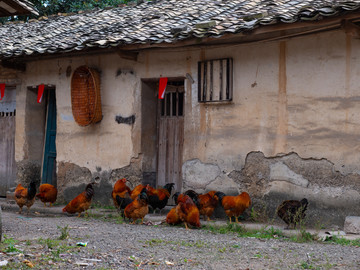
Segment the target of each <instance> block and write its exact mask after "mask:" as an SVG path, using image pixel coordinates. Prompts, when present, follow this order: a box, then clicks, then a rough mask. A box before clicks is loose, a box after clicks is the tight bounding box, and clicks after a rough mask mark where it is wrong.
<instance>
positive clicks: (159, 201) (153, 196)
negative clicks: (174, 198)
mask: <svg viewBox="0 0 360 270" xmlns="http://www.w3.org/2000/svg"><path fill="white" fill-rule="evenodd" d="M174 185H175V184H174V183H168V184H166V185H165V186H164V187H163V188H159V189H155V188H153V187H151V186H149V185H147V187H146V189H147V196H148V201H149V205H150V206H151V208H152V209H153V211H154V212H155V210H156V209H159V210H160V211H161V210H162V209H163V208H164V207H165V206H166V205H167V203H168V200H169V198H170V195H171V191H172V189H173V187H174Z"/></svg>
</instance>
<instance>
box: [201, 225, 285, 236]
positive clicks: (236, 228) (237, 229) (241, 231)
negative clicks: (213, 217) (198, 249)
mask: <svg viewBox="0 0 360 270" xmlns="http://www.w3.org/2000/svg"><path fill="white" fill-rule="evenodd" d="M204 229H205V230H209V231H211V232H213V233H221V234H227V233H235V234H237V235H238V236H239V237H254V238H262V239H270V238H285V236H284V235H283V234H282V232H281V230H279V229H275V228H274V227H272V226H271V227H270V228H268V229H266V228H262V229H261V230H246V229H245V228H244V227H243V226H241V225H238V224H228V225H225V226H213V225H207V226H204Z"/></svg>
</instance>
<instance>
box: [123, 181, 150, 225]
mask: <svg viewBox="0 0 360 270" xmlns="http://www.w3.org/2000/svg"><path fill="white" fill-rule="evenodd" d="M148 213H149V206H148V197H147V194H146V187H144V188H143V189H142V190H141V192H140V194H139V196H138V197H137V198H136V199H135V200H134V201H133V202H131V203H130V204H129V205H128V206H126V207H125V209H124V214H125V217H127V218H128V219H132V221H133V222H132V223H131V224H135V222H136V220H138V219H141V224H143V221H144V217H145V216H146V215H147V214H148Z"/></svg>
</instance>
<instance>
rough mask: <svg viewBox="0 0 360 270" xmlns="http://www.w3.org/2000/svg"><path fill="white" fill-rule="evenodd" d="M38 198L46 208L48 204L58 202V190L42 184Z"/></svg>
mask: <svg viewBox="0 0 360 270" xmlns="http://www.w3.org/2000/svg"><path fill="white" fill-rule="evenodd" d="M36 197H37V198H39V199H40V201H42V202H43V203H44V205H45V207H46V203H47V202H48V203H50V205H49V206H50V207H51V205H52V204H53V203H54V202H55V201H56V198H57V189H56V187H54V186H53V185H50V184H42V185H40V187H39V193H38V194H36Z"/></svg>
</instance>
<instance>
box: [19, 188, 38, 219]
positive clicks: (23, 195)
mask: <svg viewBox="0 0 360 270" xmlns="http://www.w3.org/2000/svg"><path fill="white" fill-rule="evenodd" d="M35 194H36V184H35V182H31V183H30V185H29V187H28V188H24V187H23V186H22V185H21V184H18V185H17V187H16V189H15V194H14V195H15V201H16V203H17V205H18V206H19V207H20V211H19V214H21V212H22V208H23V206H24V205H26V207H27V212H28V213H29V211H30V207H31V206H32V205H33V204H34V202H35Z"/></svg>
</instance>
